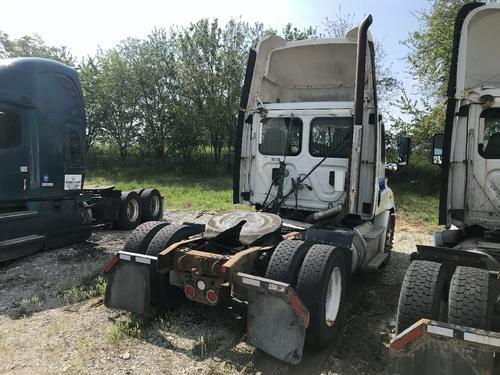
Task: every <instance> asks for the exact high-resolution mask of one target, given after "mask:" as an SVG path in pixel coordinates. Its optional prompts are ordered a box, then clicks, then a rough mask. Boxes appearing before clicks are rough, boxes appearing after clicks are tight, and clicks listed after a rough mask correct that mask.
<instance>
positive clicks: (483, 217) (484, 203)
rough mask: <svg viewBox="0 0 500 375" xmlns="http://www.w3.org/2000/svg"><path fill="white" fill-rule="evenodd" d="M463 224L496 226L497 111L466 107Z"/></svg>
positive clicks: (499, 220)
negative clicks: (464, 207) (467, 118)
mask: <svg viewBox="0 0 500 375" xmlns="http://www.w3.org/2000/svg"><path fill="white" fill-rule="evenodd" d="M469 124H470V125H472V126H470V129H472V130H469V134H468V153H469V157H468V163H469V168H468V169H469V173H468V178H467V180H468V181H467V182H468V183H467V187H468V189H467V202H466V210H465V221H466V223H467V224H469V225H471V224H478V225H482V226H484V227H490V228H494V227H498V225H499V224H500V108H486V109H484V108H483V107H482V106H480V105H478V104H474V105H471V106H470V110H469Z"/></svg>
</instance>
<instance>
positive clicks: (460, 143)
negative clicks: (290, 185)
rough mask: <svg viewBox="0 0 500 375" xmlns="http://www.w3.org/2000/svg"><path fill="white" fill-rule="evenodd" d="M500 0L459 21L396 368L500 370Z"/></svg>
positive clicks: (395, 345)
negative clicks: (432, 211)
mask: <svg viewBox="0 0 500 375" xmlns="http://www.w3.org/2000/svg"><path fill="white" fill-rule="evenodd" d="M499 37H500V4H488V5H485V4H483V3H470V4H466V5H464V6H463V8H462V9H461V10H460V12H459V14H458V16H457V19H456V22H455V34H454V41H453V54H452V61H451V66H450V75H449V82H448V92H447V96H448V103H447V111H446V123H445V131H444V134H437V135H435V136H434V138H433V147H432V150H433V155H432V156H433V161H434V163H435V164H440V165H441V168H442V182H441V196H440V208H439V222H440V224H443V225H445V226H446V230H444V231H442V232H438V233H436V234H435V237H434V240H435V241H434V246H423V245H418V246H417V251H416V252H415V253H413V254H412V255H411V260H412V262H411V264H410V266H409V268H408V270H407V272H406V275H405V277H404V281H403V285H402V288H401V294H400V298H399V303H398V310H397V318H396V330H397V336H396V337H395V338H394V340H393V341H392V342H391V348H392V349H393V353H394V357H395V359H394V361H393V364H394V367H393V373H395V374H500V324H499V323H500V319H499V318H500V280H499V279H500V272H499V271H500V41H499Z"/></svg>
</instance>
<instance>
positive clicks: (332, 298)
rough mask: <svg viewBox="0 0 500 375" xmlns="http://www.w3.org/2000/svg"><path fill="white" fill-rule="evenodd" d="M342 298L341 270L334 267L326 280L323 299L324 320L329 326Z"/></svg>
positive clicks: (333, 321) (333, 322)
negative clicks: (326, 285) (326, 284)
mask: <svg viewBox="0 0 500 375" xmlns="http://www.w3.org/2000/svg"><path fill="white" fill-rule="evenodd" d="M341 298H342V271H341V270H340V268H339V267H335V268H334V269H333V271H332V274H331V275H330V280H329V281H328V288H327V290H326V300H325V320H326V325H327V326H328V327H331V326H333V325H334V324H335V321H336V320H337V316H338V314H339V309H340V300H341Z"/></svg>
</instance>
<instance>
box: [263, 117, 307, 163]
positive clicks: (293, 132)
mask: <svg viewBox="0 0 500 375" xmlns="http://www.w3.org/2000/svg"><path fill="white" fill-rule="evenodd" d="M290 123H291V125H290ZM261 126H262V140H261V143H260V144H259V152H260V153H261V154H263V155H280V156H283V155H284V154H285V150H287V155H288V156H296V155H298V154H300V149H301V140H302V120H301V119H300V118H297V117H294V118H293V119H292V118H290V117H271V118H265V119H263V120H262V123H261ZM290 126H291V128H290ZM287 140H288V142H287ZM287 143H288V145H287ZM287 146H288V147H287Z"/></svg>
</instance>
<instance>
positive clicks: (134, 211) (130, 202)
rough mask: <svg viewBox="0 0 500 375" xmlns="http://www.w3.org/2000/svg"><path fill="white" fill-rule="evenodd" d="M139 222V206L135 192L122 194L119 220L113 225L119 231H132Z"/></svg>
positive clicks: (137, 195)
mask: <svg viewBox="0 0 500 375" xmlns="http://www.w3.org/2000/svg"><path fill="white" fill-rule="evenodd" d="M140 222H141V204H140V202H139V194H137V192H135V191H124V192H122V196H121V202H120V213H119V219H118V221H116V222H115V225H116V226H117V227H118V228H119V229H134V228H136V227H137V226H138V225H139V224H140Z"/></svg>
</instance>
